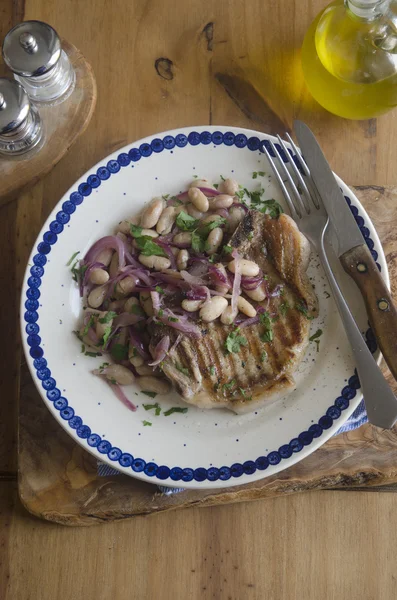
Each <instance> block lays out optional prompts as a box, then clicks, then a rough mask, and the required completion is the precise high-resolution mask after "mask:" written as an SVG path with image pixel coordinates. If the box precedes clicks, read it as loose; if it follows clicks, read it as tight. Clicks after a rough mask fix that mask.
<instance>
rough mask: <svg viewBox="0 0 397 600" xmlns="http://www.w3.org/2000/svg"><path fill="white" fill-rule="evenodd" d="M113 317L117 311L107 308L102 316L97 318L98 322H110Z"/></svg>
mask: <svg viewBox="0 0 397 600" xmlns="http://www.w3.org/2000/svg"><path fill="white" fill-rule="evenodd" d="M114 317H117V313H116V312H114V311H113V310H109V311H108V312H107V313H106V315H105V316H104V317H102V318H101V319H98V321H99V322H100V323H110V321H112V320H113V319H114Z"/></svg>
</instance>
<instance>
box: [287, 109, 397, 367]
mask: <svg viewBox="0 0 397 600" xmlns="http://www.w3.org/2000/svg"><path fill="white" fill-rule="evenodd" d="M294 129H295V133H296V137H297V138H298V142H299V145H300V148H301V150H302V153H303V157H304V160H305V162H306V164H307V166H308V168H309V170H310V176H311V178H312V179H313V181H314V184H315V186H316V188H317V191H318V192H319V194H320V196H321V199H322V201H323V204H324V207H325V209H326V211H327V213H328V216H329V218H330V222H331V224H332V226H333V229H334V231H335V233H336V237H337V244H338V256H339V260H340V262H341V264H342V266H343V268H344V270H345V271H346V273H348V275H350V277H352V279H353V280H354V281H355V283H356V284H357V286H358V288H359V290H360V292H361V295H362V297H363V299H364V302H365V305H366V309H367V313H368V317H369V321H370V324H371V327H372V329H373V331H374V333H375V336H376V339H377V341H378V344H379V347H380V349H381V351H382V354H383V356H384V358H385V360H386V362H387V364H388V366H389V368H390V371H391V372H392V373H393V375H394V378H395V379H397V311H396V308H395V306H394V304H393V300H392V298H391V295H390V292H389V290H388V288H387V286H386V284H385V282H384V279H383V278H382V276H381V274H380V272H379V269H378V267H377V265H376V263H375V261H374V259H373V257H372V254H371V252H370V250H369V248H368V246H367V244H366V242H365V240H364V237H363V235H362V233H361V231H360V229H359V227H358V225H357V223H356V221H355V219H354V217H353V214H352V212H351V210H350V207H349V206H348V204H347V202H346V200H345V198H344V196H343V194H342V192H341V191H340V188H339V185H338V183H337V181H336V179H335V176H334V174H333V172H332V170H331V168H330V166H329V164H328V162H327V160H326V158H325V156H324V154H323V152H322V150H321V148H320V146H319V144H318V142H317V140H316V138H315V137H314V135H313V133H312V132H311V130H310V129H309V127H308V126H307V125H305V123H302V121H295V123H294Z"/></svg>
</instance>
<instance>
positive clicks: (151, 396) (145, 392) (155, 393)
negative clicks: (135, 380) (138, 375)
mask: <svg viewBox="0 0 397 600" xmlns="http://www.w3.org/2000/svg"><path fill="white" fill-rule="evenodd" d="M142 394H146V396H149V398H155V397H156V396H157V392H147V391H146V390H142Z"/></svg>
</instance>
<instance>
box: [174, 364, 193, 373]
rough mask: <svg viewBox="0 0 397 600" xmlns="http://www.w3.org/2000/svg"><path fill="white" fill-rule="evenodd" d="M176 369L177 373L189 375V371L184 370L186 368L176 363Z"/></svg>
mask: <svg viewBox="0 0 397 600" xmlns="http://www.w3.org/2000/svg"><path fill="white" fill-rule="evenodd" d="M175 366H176V368H177V369H178V371H180V372H181V373H183V374H184V375H187V376H188V375H189V374H190V373H189V369H186V367H182V365H180V364H178V363H176V364H175Z"/></svg>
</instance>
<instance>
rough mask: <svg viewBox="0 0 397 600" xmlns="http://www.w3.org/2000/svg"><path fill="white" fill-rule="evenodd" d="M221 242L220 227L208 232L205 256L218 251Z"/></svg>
mask: <svg viewBox="0 0 397 600" xmlns="http://www.w3.org/2000/svg"><path fill="white" fill-rule="evenodd" d="M222 240H223V231H222V229H221V228H220V227H215V229H213V230H212V231H210V233H209V236H208V237H207V242H206V244H205V246H206V253H207V254H215V252H217V251H218V248H219V246H220V245H221V243H222Z"/></svg>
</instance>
